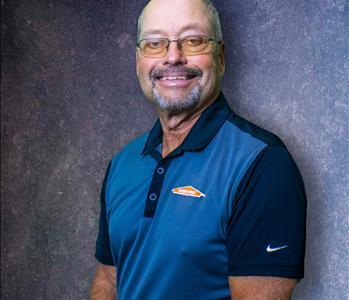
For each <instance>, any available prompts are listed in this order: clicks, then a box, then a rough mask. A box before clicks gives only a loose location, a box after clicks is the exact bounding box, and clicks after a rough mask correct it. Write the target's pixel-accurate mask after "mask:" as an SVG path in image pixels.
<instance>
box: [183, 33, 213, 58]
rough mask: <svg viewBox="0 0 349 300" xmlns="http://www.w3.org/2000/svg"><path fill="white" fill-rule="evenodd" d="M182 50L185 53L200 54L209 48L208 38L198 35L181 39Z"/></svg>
mask: <svg viewBox="0 0 349 300" xmlns="http://www.w3.org/2000/svg"><path fill="white" fill-rule="evenodd" d="M182 49H183V52H184V53H185V54H187V55H190V54H201V53H204V52H206V51H208V50H209V40H208V39H207V38H205V37H200V36H189V37H187V38H185V39H183V40H182Z"/></svg>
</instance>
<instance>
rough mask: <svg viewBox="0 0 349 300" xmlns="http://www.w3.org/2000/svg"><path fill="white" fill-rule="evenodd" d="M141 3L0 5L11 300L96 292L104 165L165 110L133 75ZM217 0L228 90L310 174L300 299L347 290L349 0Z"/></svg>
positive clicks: (4, 281) (5, 295)
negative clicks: (157, 111)
mask: <svg viewBox="0 0 349 300" xmlns="http://www.w3.org/2000/svg"><path fill="white" fill-rule="evenodd" d="M143 3H144V1H136V0H131V1H130V0H129V1H126V0H123V1H111V0H99V1H97V0H95V1H92V0H65V1H63V0H60V1H53V0H52V1H50V0H36V1H34V0H33V1H29V0H12V1H9V0H8V1H7V0H2V1H1V9H2V12H1V13H2V23H1V31H2V34H1V44H2V45H1V50H2V56H1V63H2V73H1V75H2V84H1V96H2V101H1V122H2V123H1V134H2V138H1V206H2V207H1V299H4V300H5V299H11V300H13V299H37V300H39V299H45V300H48V299H55V300H56V299H87V297H88V296H87V295H88V290H89V287H90V283H91V279H92V276H93V272H94V266H95V260H94V257H93V254H94V243H95V237H96V233H97V227H98V226H97V223H98V213H99V198H98V195H99V188H100V185H101V181H102V177H103V175H104V171H105V168H106V166H107V163H108V161H109V159H110V158H111V156H112V155H113V154H114V153H116V152H117V151H118V150H120V148H121V147H122V145H124V144H125V143H127V142H128V141H130V140H131V139H133V138H135V137H136V136H137V135H139V134H141V133H143V132H144V131H146V130H148V129H149V128H150V127H151V126H152V125H153V123H154V121H155V118H156V114H155V111H154V109H153V108H152V107H151V105H150V104H148V103H147V102H146V101H145V100H144V98H143V96H142V93H141V91H140V88H139V86H138V82H137V78H136V75H135V57H134V54H135V38H136V18H137V15H138V13H139V12H140V9H141V7H142V5H143ZM215 3H216V6H217V8H218V10H219V12H220V15H221V20H222V24H223V34H224V37H225V43H226V61H227V68H226V76H225V78H224V82H223V91H224V93H225V94H226V96H227V98H228V100H229V102H230V103H231V105H232V107H233V108H234V110H235V111H237V112H238V113H240V114H241V115H243V116H244V117H246V118H247V119H249V120H251V121H252V122H255V123H256V124H258V125H260V126H262V127H264V128H266V129H268V130H271V131H273V132H275V133H276V134H278V135H279V136H280V137H281V138H282V139H283V140H284V141H285V143H286V145H287V146H288V148H289V149H290V151H291V153H292V154H293V156H294V158H295V159H296V161H297V163H298V165H299V167H300V169H301V172H302V173H303V176H304V180H305V185H306V190H307V194H308V198H309V199H308V201H309V203H308V228H307V232H308V237H307V239H308V240H307V242H308V244H307V254H306V269H305V279H304V280H303V281H302V282H301V284H300V285H299V286H298V287H297V289H296V291H295V293H294V299H320V300H322V299H323V300H327V299H340V300H341V299H348V293H349V288H348V263H349V259H348V257H349V254H348V249H349V241H348V191H349V180H348V173H349V172H348V171H349V170H348V169H349V164H348V137H349V135H348V116H349V112H348V3H347V2H346V1H345V0H299V1H287V0H281V1H280V0H244V1H240V0H232V1H223V0H220V1H215ZM164 300H165V299H164Z"/></svg>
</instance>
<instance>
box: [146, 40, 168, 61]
mask: <svg viewBox="0 0 349 300" xmlns="http://www.w3.org/2000/svg"><path fill="white" fill-rule="evenodd" d="M166 46H167V39H157V38H153V39H145V40H142V41H140V43H139V47H140V49H141V51H142V53H143V55H144V56H148V57H159V56H162V55H163V54H164V51H165V50H166Z"/></svg>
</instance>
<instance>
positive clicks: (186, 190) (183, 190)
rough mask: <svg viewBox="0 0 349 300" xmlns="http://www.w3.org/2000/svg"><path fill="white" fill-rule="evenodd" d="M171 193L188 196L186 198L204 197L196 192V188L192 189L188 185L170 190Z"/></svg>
mask: <svg viewBox="0 0 349 300" xmlns="http://www.w3.org/2000/svg"><path fill="white" fill-rule="evenodd" d="M172 193H174V194H179V195H183V196H188V197H196V198H200V197H205V194H203V193H201V192H200V191H199V190H197V189H196V188H193V187H192V186H190V185H187V186H183V187H176V188H174V189H172Z"/></svg>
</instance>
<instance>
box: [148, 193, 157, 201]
mask: <svg viewBox="0 0 349 300" xmlns="http://www.w3.org/2000/svg"><path fill="white" fill-rule="evenodd" d="M156 198H157V195H156V194H155V193H151V194H150V195H149V199H150V200H151V201H155V200H156Z"/></svg>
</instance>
